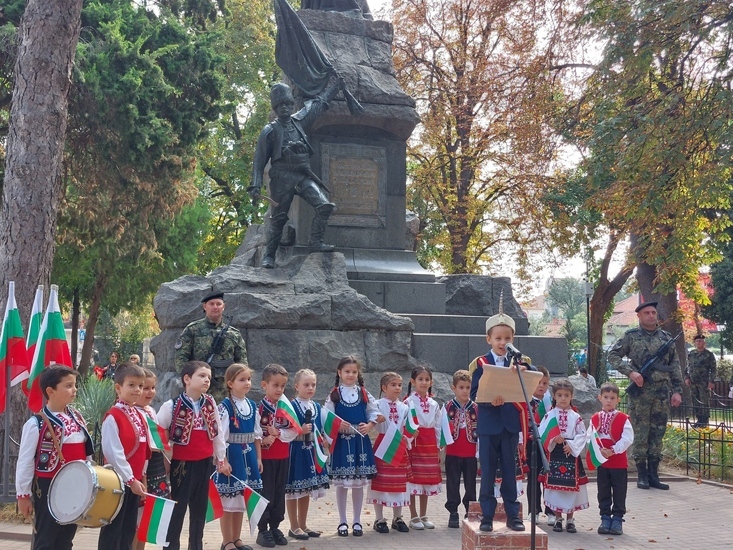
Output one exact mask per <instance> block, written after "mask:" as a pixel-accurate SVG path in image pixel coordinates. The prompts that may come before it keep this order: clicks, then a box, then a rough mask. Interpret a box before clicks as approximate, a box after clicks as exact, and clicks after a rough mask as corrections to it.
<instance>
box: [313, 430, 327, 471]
mask: <svg viewBox="0 0 733 550" xmlns="http://www.w3.org/2000/svg"><path fill="white" fill-rule="evenodd" d="M313 429H314V436H315V441H314V442H313V462H314V465H315V467H316V473H318V474H320V473H321V472H323V469H324V468H325V467H326V462H327V461H328V455H327V454H326V452H325V451H324V450H323V434H322V433H321V432H320V431H319V430H318V427H317V426H316V425H315V424H313Z"/></svg>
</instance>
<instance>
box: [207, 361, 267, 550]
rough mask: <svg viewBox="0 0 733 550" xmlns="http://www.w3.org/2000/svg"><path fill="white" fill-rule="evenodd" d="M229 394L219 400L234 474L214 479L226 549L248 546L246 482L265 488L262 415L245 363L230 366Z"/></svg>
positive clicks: (217, 475) (223, 544) (249, 370)
mask: <svg viewBox="0 0 733 550" xmlns="http://www.w3.org/2000/svg"><path fill="white" fill-rule="evenodd" d="M224 383H225V385H226V388H227V391H228V392H229V397H226V398H224V400H223V401H222V402H221V403H219V421H220V422H221V429H222V435H223V437H224V439H225V440H226V442H227V460H228V461H229V465H230V466H231V467H232V475H231V476H227V475H224V474H220V473H216V474H215V475H214V482H215V483H216V489H217V491H218V492H219V495H220V496H221V497H222V499H221V504H222V508H224V515H223V516H222V517H221V519H220V520H219V527H221V535H222V538H223V541H222V545H221V547H222V548H223V549H224V550H236V549H238V548H244V547H245V546H244V543H243V542H242V538H241V534H242V523H243V522H244V512H245V510H246V508H245V505H244V483H246V484H247V485H249V487H250V488H251V489H252V490H253V491H257V492H261V491H262V478H261V477H260V474H261V473H262V450H261V447H260V444H261V442H262V428H261V427H260V414H259V412H258V410H257V405H256V404H255V402H254V401H252V400H251V399H249V398H248V397H247V393H249V390H250V389H251V388H252V369H250V368H249V367H248V366H247V365H243V364H241V363H233V364H231V365H229V367H228V368H227V370H226V373H224ZM235 478H236V479H235Z"/></svg>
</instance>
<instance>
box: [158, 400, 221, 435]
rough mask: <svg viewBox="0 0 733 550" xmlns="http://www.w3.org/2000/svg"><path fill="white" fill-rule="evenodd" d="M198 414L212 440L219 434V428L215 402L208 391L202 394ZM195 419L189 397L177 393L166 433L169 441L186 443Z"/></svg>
mask: <svg viewBox="0 0 733 550" xmlns="http://www.w3.org/2000/svg"><path fill="white" fill-rule="evenodd" d="M200 414H201V417H202V420H203V423H204V428H205V430H206V432H207V434H208V436H209V439H210V440H213V439H214V438H215V437H216V436H217V435H218V434H219V428H218V426H217V422H216V416H217V411H216V402H215V401H214V398H213V397H211V396H210V395H209V394H208V393H205V394H204V395H203V403H202V405H201V412H200ZM195 420H196V412H195V411H194V409H193V406H192V405H191V404H190V399H188V398H184V396H183V394H181V395H179V396H178V397H177V398H176V400H175V401H174V402H173V418H172V421H171V426H170V428H169V435H168V437H169V439H170V441H171V443H175V444H176V445H188V443H189V442H190V441H191V432H192V431H193V424H194V421H195Z"/></svg>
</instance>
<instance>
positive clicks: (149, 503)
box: [137, 493, 176, 546]
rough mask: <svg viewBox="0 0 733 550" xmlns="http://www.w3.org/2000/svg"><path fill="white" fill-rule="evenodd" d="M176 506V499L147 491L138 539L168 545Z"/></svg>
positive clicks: (138, 529)
mask: <svg viewBox="0 0 733 550" xmlns="http://www.w3.org/2000/svg"><path fill="white" fill-rule="evenodd" d="M175 506H176V501H175V500H168V499H167V498H163V497H156V496H155V495H151V494H150V493H146V494H145V506H144V507H143V515H142V517H141V518H140V525H139V526H138V528H137V540H139V541H141V542H151V543H153V544H155V545H157V546H168V541H167V540H166V535H167V534H168V524H169V523H170V522H171V514H173V508H175Z"/></svg>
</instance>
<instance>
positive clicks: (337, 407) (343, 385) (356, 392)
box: [325, 356, 384, 537]
mask: <svg viewBox="0 0 733 550" xmlns="http://www.w3.org/2000/svg"><path fill="white" fill-rule="evenodd" d="M325 407H326V409H328V410H330V411H331V412H334V413H336V415H337V416H340V417H341V418H342V419H343V420H345V422H343V423H342V424H341V427H340V429H339V435H338V437H337V438H336V439H335V440H334V442H333V446H332V448H331V464H330V466H329V475H330V476H331V481H332V483H333V484H334V485H335V486H336V505H337V507H338V511H339V522H340V523H339V526H338V529H337V533H338V535H339V536H340V537H346V536H348V535H349V526H348V524H347V522H346V496H347V494H348V490H349V489H351V503H352V506H353V509H354V523H353V525H352V526H351V528H352V532H353V534H354V536H355V537H360V536H362V535H363V534H364V531H363V528H362V526H361V523H360V521H361V507H362V504H363V502H364V487H368V486H369V484H370V480H371V478H372V477H374V475H375V474H376V473H377V467H376V465H375V463H374V450H373V449H372V442H371V440H370V439H369V431H370V430H371V429H372V428H373V427H374V426H376V424H377V422H378V421H379V419H380V418H381V420H382V421H383V420H384V417H382V416H381V415H380V414H379V407H378V406H377V402H376V400H375V399H374V397H373V396H372V395H371V394H370V393H369V392H368V391H367V390H366V388H365V387H364V378H363V377H362V375H361V363H359V360H358V359H357V358H356V357H353V356H347V357H344V358H343V359H341V361H339V364H338V366H337V367H336V386H335V387H334V388H333V391H331V395H330V396H329V397H328V399H326V404H325Z"/></svg>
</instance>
